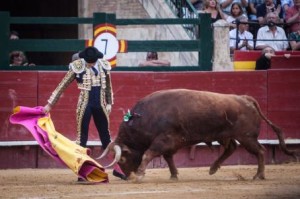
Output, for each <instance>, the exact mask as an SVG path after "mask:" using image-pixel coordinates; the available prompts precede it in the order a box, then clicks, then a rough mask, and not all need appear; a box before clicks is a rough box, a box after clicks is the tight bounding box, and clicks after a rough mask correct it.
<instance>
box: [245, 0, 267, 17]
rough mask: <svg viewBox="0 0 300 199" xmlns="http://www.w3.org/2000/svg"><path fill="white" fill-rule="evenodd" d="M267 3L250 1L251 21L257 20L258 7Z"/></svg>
mask: <svg viewBox="0 0 300 199" xmlns="http://www.w3.org/2000/svg"><path fill="white" fill-rule="evenodd" d="M264 2H265V1H264V0H249V5H248V8H249V9H248V17H249V20H253V21H254V20H257V17H256V14H257V10H256V8H257V6H259V5H261V4H263V3H264Z"/></svg>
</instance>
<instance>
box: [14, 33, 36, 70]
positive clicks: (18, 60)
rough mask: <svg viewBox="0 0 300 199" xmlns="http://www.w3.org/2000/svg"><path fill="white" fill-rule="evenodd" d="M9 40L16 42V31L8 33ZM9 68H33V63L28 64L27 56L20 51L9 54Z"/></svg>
mask: <svg viewBox="0 0 300 199" xmlns="http://www.w3.org/2000/svg"><path fill="white" fill-rule="evenodd" d="M9 39H10V40H18V39H20V37H19V33H18V32H17V31H14V30H12V31H11V32H10V33H9ZM9 66H35V64H34V63H30V64H29V63H28V59H27V56H26V54H25V53H24V52H22V51H12V52H11V53H9Z"/></svg>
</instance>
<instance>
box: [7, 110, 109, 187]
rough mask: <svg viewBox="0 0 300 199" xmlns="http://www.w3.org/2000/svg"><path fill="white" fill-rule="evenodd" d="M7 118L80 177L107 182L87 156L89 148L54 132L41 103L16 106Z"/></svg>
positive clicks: (98, 168) (105, 175)
mask: <svg viewBox="0 0 300 199" xmlns="http://www.w3.org/2000/svg"><path fill="white" fill-rule="evenodd" d="M10 122H11V123H12V124H20V125H23V126H24V127H25V128H27V129H28V130H29V131H30V132H31V134H32V135H33V137H34V138H35V139H36V141H37V142H38V144H39V145H40V146H41V147H42V148H43V149H44V151H46V152H47V153H48V154H49V155H50V156H51V157H52V158H54V159H55V160H57V161H58V162H60V163H62V164H64V165H65V166H67V167H69V168H70V169H71V170H72V171H73V172H74V173H75V174H76V175H78V176H79V177H81V178H84V179H85V180H87V181H89V182H108V174H107V173H105V170H104V168H103V167H102V166H101V165H100V164H99V163H98V162H96V161H95V160H94V159H92V158H91V157H90V156H89V152H90V150H89V149H87V148H84V147H81V146H79V145H77V144H76V143H75V142H73V141H71V140H69V139H68V138H66V137H65V136H63V135H62V134H60V133H59V132H57V131H56V130H55V127H54V124H53V122H52V120H51V118H50V114H47V115H46V114H45V113H44V112H43V107H39V106H38V107H34V108H30V107H24V106H17V107H16V108H14V111H13V114H12V115H11V116H10Z"/></svg>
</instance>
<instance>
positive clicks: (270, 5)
mask: <svg viewBox="0 0 300 199" xmlns="http://www.w3.org/2000/svg"><path fill="white" fill-rule="evenodd" d="M256 10H257V13H256V17H257V20H258V22H259V24H260V25H265V23H266V22H267V20H266V18H265V16H266V15H267V14H268V13H270V12H273V13H275V14H276V15H277V16H279V18H280V21H278V22H283V15H282V13H283V12H282V9H281V2H280V0H277V2H276V4H275V3H274V2H273V0H265V2H264V3H263V4H261V5H259V6H257V8H256Z"/></svg>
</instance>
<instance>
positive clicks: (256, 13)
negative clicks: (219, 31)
mask: <svg viewBox="0 0 300 199" xmlns="http://www.w3.org/2000/svg"><path fill="white" fill-rule="evenodd" d="M191 3H192V5H193V6H194V8H195V9H196V10H197V12H198V13H210V14H211V19H212V23H214V22H216V21H217V20H219V19H223V20H225V21H227V22H228V23H229V24H230V30H231V31H230V33H229V37H230V40H232V41H230V44H229V45H230V49H231V52H233V51H234V50H236V49H237V50H262V49H264V48H266V47H268V46H269V47H272V49H274V50H275V51H282V50H298V49H300V0H191ZM236 25H239V26H240V27H238V28H237V27H236Z"/></svg>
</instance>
